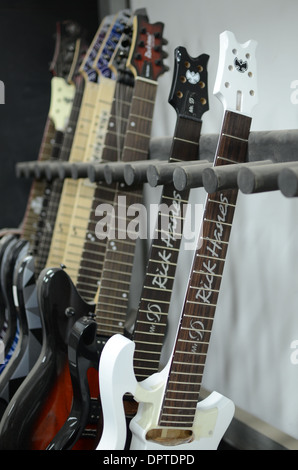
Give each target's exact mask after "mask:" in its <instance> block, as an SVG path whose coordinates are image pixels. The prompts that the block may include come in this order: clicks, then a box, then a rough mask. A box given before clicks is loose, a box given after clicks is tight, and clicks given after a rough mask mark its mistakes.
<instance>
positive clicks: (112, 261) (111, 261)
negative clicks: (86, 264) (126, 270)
mask: <svg viewBox="0 0 298 470" xmlns="http://www.w3.org/2000/svg"><path fill="white" fill-rule="evenodd" d="M105 261H106V262H107V263H112V264H113V263H116V264H121V266H133V263H125V262H124V261H114V260H111V259H108V258H106V260H105ZM108 270H109V271H111V269H108Z"/></svg>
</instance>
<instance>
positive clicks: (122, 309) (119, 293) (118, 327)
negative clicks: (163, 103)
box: [95, 78, 157, 336]
mask: <svg viewBox="0 0 298 470" xmlns="http://www.w3.org/2000/svg"><path fill="white" fill-rule="evenodd" d="M156 89H157V83H156V82H153V81H150V80H145V79H141V78H137V79H136V81H135V86H134V91H133V97H132V101H131V107H130V113H129V118H128V123H127V130H126V135H125V141H124V146H123V152H122V159H121V160H122V161H136V160H144V159H145V158H147V157H148V151H149V142H150V135H151V127H152V118H153V111H154V103H155V98H156ZM123 202H124V205H123ZM141 202H142V187H138V186H137V187H134V188H130V187H126V185H125V184H121V185H115V194H114V200H113V214H112V217H111V220H110V224H109V226H110V232H109V240H108V243H107V246H106V251H105V257H104V263H103V267H102V274H101V278H100V289H99V296H98V302H97V305H96V311H95V313H96V317H95V319H96V322H97V325H98V327H99V333H100V334H103V335H106V336H111V335H112V334H114V333H118V332H120V333H123V331H124V324H125V320H126V316H127V308H128V300H129V287H130V283H131V275H132V269H133V261H134V256H135V247H136V237H135V236H134V233H130V231H129V227H130V225H131V222H132V219H133V217H132V216H129V215H128V214H127V208H129V207H130V206H132V205H133V204H139V203H141ZM114 227H115V231H114ZM111 292H113V295H111Z"/></svg>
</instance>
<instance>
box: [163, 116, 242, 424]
mask: <svg viewBox="0 0 298 470" xmlns="http://www.w3.org/2000/svg"><path fill="white" fill-rule="evenodd" d="M250 124H251V118H249V117H247V116H244V115H241V114H238V113H234V112H231V111H226V113H225V116H224V121H223V125H222V130H221V135H220V138H219V143H218V147H217V152H216V157H215V162H214V165H225V164H229V163H242V162H244V161H245V160H246V155H247V144H248V135H249V130H250ZM237 193H238V191H237V190H227V191H222V192H217V193H214V194H209V195H208V196H207V200H206V204H205V208H204V213H203V220H202V227H201V232H200V237H199V241H198V247H197V250H196V253H195V256H194V260H193V265H192V270H191V276H190V280H189V283H188V288H187V292H186V297H185V301H184V306H183V311H182V315H181V319H180V324H179V329H178V334H177V338H176V342H175V346H174V352H173V356H172V360H171V366H170V373H169V376H168V381H167V385H166V391H165V395H164V401H163V405H162V409H161V413H160V417H159V425H161V426H175V427H186V426H191V425H192V423H193V420H194V416H195V412H196V404H197V402H198V400H199V394H200V388H201V383H202V377H203V372H204V367H205V361H206V357H207V351H208V346H209V342H210V337H211V332H212V326H213V321H214V315H215V310H216V305H217V299H218V295H219V290H220V284H221V279H222V275H223V269H224V264H225V259H226V254H227V249H228V243H229V237H230V232H231V228H232V222H233V216H234V211H235V206H236V200H237Z"/></svg>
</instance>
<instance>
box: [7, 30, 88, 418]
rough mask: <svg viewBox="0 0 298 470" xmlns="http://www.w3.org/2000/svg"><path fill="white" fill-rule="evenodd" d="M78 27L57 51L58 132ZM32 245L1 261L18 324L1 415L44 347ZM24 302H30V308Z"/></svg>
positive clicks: (13, 321) (54, 104) (53, 114)
mask: <svg viewBox="0 0 298 470" xmlns="http://www.w3.org/2000/svg"><path fill="white" fill-rule="evenodd" d="M69 29H70V31H72V34H71V35H70V37H69V34H68V30H69ZM76 31H77V32H80V28H78V27H77V26H76V28H72V27H71V25H70V24H69V23H68V28H67V32H63V35H62V36H61V37H60V39H59V44H60V52H59V54H58V55H57V50H56V54H55V56H56V61H57V64H56V66H55V67H54V68H55V73H56V75H55V76H54V77H53V78H52V93H51V106H50V110H49V120H50V121H51V122H52V123H53V124H54V128H55V131H56V135H57V133H61V132H62V129H63V127H64V126H65V124H66V123H67V121H68V117H69V108H70V104H69V100H72V96H73V92H72V90H70V89H69V88H68V85H67V82H66V79H67V71H69V70H70V69H71V67H72V63H71V58H73V57H74V55H76V43H77V42H78V41H77V37H76V36H75V35H74V32H76ZM76 34H77V33H76ZM75 60H76V59H75ZM52 64H53V63H52ZM71 88H72V87H71ZM57 147H59V146H58V144H57V140H55V145H54V149H53V152H56V151H57ZM42 156H44V154H42ZM40 158H41V157H40ZM37 189H41V188H40V187H39V186H37V187H36V186H34V185H32V188H31V196H32V195H33V194H34V195H35V196H36V194H37ZM29 212H30V204H29V203H28V207H27V214H26V216H25V219H24V220H25V224H26V233H27V234H29V233H31V234H32V233H33V229H32V230H30V228H29V227H28V225H29V223H30V222H29V221H31V223H33V220H32V216H30V215H29ZM29 238H30V237H29ZM30 248H31V243H30V242H29V241H28V240H26V239H24V238H22V236H21V237H20V238H19V239H18V240H16V241H15V242H14V243H13V244H12V245H11V247H10V248H9V249H7V250H6V260H4V262H3V264H2V265H1V279H2V288H3V290H4V298H5V301H6V307H7V310H8V317H9V321H8V324H9V325H10V328H11V325H15V327H16V332H15V335H14V338H13V342H12V344H11V346H10V349H9V351H8V352H7V355H6V358H5V361H4V364H2V365H1V371H2V374H1V378H0V402H1V411H0V417H1V416H2V414H3V412H4V410H5V407H6V405H7V404H8V402H9V400H10V399H11V398H12V396H13V394H14V392H15V391H16V390H17V388H18V386H19V385H20V384H21V383H22V381H23V380H24V378H25V377H26V376H27V375H28V373H29V371H30V370H31V369H32V367H33V365H34V364H35V362H36V360H37V358H38V356H39V354H40V351H41V337H42V333H41V321H40V315H39V308H38V305H37V302H36V299H35V296H34V293H35V289H34V282H32V279H34V273H32V271H31V270H30V268H29V269H28V263H27V255H28V250H29V249H30ZM29 258H30V256H29ZM32 276H33V277H32ZM20 284H21V289H20ZM25 303H27V308H26V306H25ZM11 329H12V328H11ZM4 369H5V370H4Z"/></svg>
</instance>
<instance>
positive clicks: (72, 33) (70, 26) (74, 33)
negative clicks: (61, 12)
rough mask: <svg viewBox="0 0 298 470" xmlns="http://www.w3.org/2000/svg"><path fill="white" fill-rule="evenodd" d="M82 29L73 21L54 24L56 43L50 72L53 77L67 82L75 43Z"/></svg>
mask: <svg viewBox="0 0 298 470" xmlns="http://www.w3.org/2000/svg"><path fill="white" fill-rule="evenodd" d="M81 35H82V29H81V27H80V25H79V24H78V23H76V22H74V21H63V22H59V21H58V22H57V23H56V43H55V51H54V56H53V59H52V61H51V63H50V72H51V73H52V74H53V76H54V77H62V78H65V80H67V78H68V75H69V72H70V70H71V66H72V64H73V59H74V55H75V51H76V41H77V40H78V39H79V38H80V37H81Z"/></svg>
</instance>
